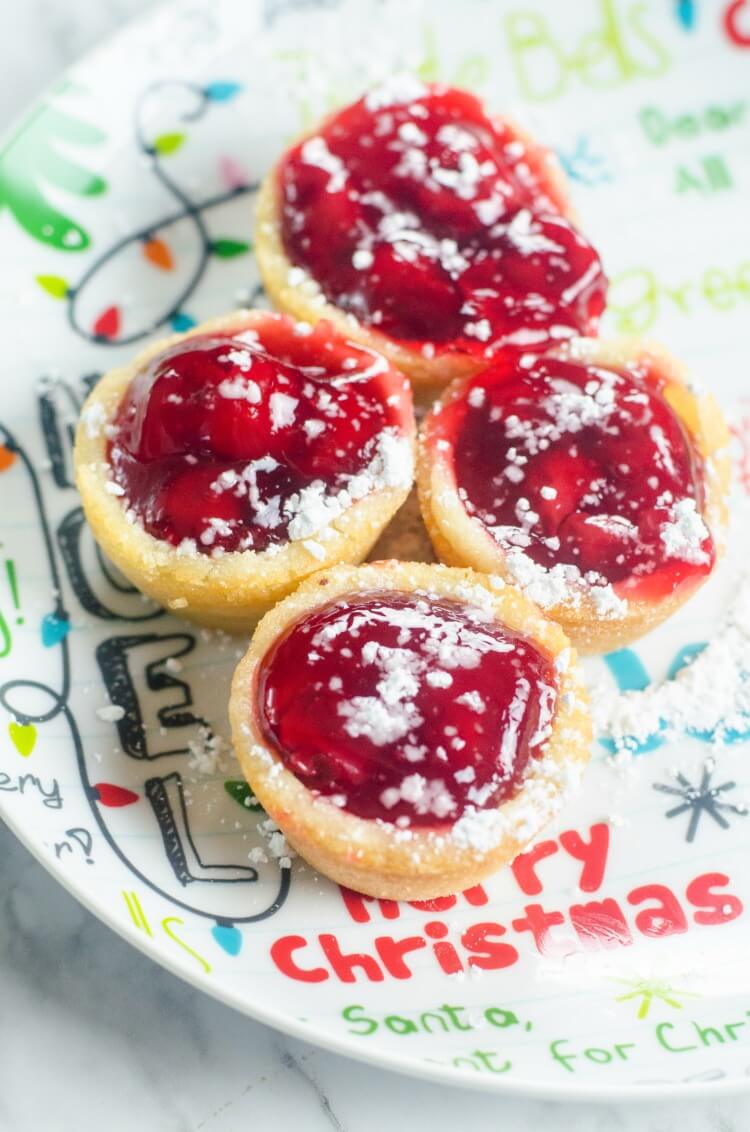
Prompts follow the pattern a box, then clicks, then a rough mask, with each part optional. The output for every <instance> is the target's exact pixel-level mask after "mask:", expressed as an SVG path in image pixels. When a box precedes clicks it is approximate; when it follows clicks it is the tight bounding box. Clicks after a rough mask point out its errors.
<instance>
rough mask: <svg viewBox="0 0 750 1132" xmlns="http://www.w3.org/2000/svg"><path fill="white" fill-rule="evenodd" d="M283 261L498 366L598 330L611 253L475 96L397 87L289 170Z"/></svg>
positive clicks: (282, 174)
mask: <svg viewBox="0 0 750 1132" xmlns="http://www.w3.org/2000/svg"><path fill="white" fill-rule="evenodd" d="M279 187H280V193H281V213H282V237H283V241H284V244H285V248H286V251H287V255H288V256H289V258H290V259H291V260H292V262H293V263H294V264H296V265H299V266H302V267H303V268H305V269H306V270H307V271H309V273H310V274H311V275H312V276H313V278H314V279H315V280H316V282H317V283H318V284H319V286H320V287H321V289H322V291H323V293H324V294H325V295H326V297H327V298H328V299H330V300H331V301H333V302H335V303H336V305H337V306H339V307H342V308H344V309H345V310H348V311H351V312H352V313H353V314H354V315H356V317H357V318H358V319H359V320H360V321H362V322H363V323H365V324H367V325H370V326H375V327H377V328H378V329H379V330H381V331H383V332H384V333H386V334H388V335H389V336H390V337H392V338H394V339H398V340H401V341H404V342H407V343H409V345H411V346H412V347H422V349H423V352H424V353H425V354H426V355H427V356H429V354H430V352H431V351H432V350H433V349H438V350H454V351H459V352H464V353H469V354H472V355H476V356H483V357H491V356H492V355H493V354H495V353H496V352H497V351H498V350H500V349H512V348H515V349H520V350H529V349H541V348H543V347H544V346H545V345H547V344H549V343H550V342H554V341H556V340H559V339H561V338H567V337H570V336H571V335H573V334H586V333H592V332H593V331H594V330H595V328H596V325H597V322H598V318H599V315H600V314H601V312H602V310H603V307H604V300H605V293H606V280H605V278H604V275H603V273H602V269H601V264H600V262H599V257H598V256H597V254H596V252H595V251H594V249H593V248H592V247H591V245H590V244H588V243H587V242H586V240H585V239H584V238H583V237H582V236H581V235H580V233H578V232H577V231H576V230H575V228H573V226H572V225H571V224H570V222H569V221H568V220H566V219H564V217H563V216H561V215H560V212H561V208H562V202H561V201H560V199H559V197H558V196H557V194H556V192H555V190H554V188H553V186H552V185H551V184H550V179H549V175H548V174H547V173H546V172H545V170H544V169H543V168H542V162H541V161H540V159H539V157H538V155H537V153H536V151H534V150H533V149H530V148H529V147H528V146H527V145H526V144H525V143H524V142H523V141H521V140H519V139H518V137H517V136H515V134H514V133H513V132H512V131H511V130H510V128H509V127H508V126H507V125H505V124H503V123H502V122H499V121H497V120H494V119H491V118H489V117H488V116H487V115H486V114H485V112H484V110H483V109H482V106H481V103H480V102H479V101H478V99H476V98H474V97H473V96H472V95H470V94H467V93H465V92H464V91H460V90H454V89H451V88H449V87H443V86H437V85H435V86H430V87H425V86H423V85H422V84H421V83H418V82H416V81H415V80H409V79H403V80H393V81H392V82H391V83H390V84H389V85H387V86H386V87H383V88H381V89H379V90H374V91H372V92H371V93H370V94H369V95H367V96H366V97H365V98H363V99H360V100H359V101H358V102H356V103H354V104H353V105H352V106H349V107H347V108H346V109H345V110H342V111H341V112H340V113H338V114H337V115H335V117H333V118H331V119H329V120H328V122H327V123H326V124H325V125H324V126H323V128H322V129H321V130H320V132H319V133H318V134H316V135H315V136H314V137H312V138H308V139H307V140H305V141H303V142H301V143H300V144H299V145H297V146H295V147H294V148H293V149H292V150H290V151H289V153H288V154H287V155H286V156H285V158H284V159H283V161H282V163H281V165H280V168H279Z"/></svg>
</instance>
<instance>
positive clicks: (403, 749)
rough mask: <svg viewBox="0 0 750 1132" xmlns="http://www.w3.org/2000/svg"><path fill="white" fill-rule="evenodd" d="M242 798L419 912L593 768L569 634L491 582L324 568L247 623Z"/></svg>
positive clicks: (327, 858)
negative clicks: (249, 792) (247, 792)
mask: <svg viewBox="0 0 750 1132" xmlns="http://www.w3.org/2000/svg"><path fill="white" fill-rule="evenodd" d="M230 718H231V722H232V733H233V739H234V746H235V750H236V752H237V756H238V758H239V760H240V765H241V767H242V770H243V772H244V774H245V776H246V777H247V780H248V782H249V783H250V786H251V787H252V789H253V791H254V793H255V794H256V796H257V797H258V799H259V800H260V802H261V803H262V805H263V806H264V807H265V809H266V810H267V812H268V813H269V815H270V816H271V817H272V818H273V820H274V821H275V822H276V823H277V824H278V825H279V827H280V828H281V830H282V831H283V832H284V834H285V836H286V838H287V839H288V841H289V842H290V843H291V844H292V845H293V846H294V848H295V849H296V850H297V851H298V852H299V853H300V854H301V855H302V856H303V857H305V858H306V859H307V860H308V861H309V862H310V864H312V865H313V866H314V867H315V868H316V869H318V870H319V871H320V872H322V873H324V874H325V875H326V876H328V877H330V878H331V879H333V880H335V881H337V882H338V883H339V884H343V885H346V886H348V887H350V888H353V889H355V890H357V891H360V892H364V893H367V894H369V895H371V896H377V897H381V898H388V899H394V900H399V899H404V900H417V899H419V900H426V899H430V898H433V897H437V896H445V895H447V894H449V893H454V892H458V891H460V890H462V889H465V888H467V887H470V886H471V885H473V884H476V883H477V882H478V881H480V880H482V879H483V878H484V877H486V876H487V875H488V874H490V873H492V872H494V871H495V870H497V869H499V868H500V867H501V866H502V865H504V864H506V863H507V862H509V861H511V860H512V859H513V858H514V857H515V856H516V855H517V854H518V853H519V852H520V851H521V850H522V849H523V848H524V846H525V845H527V844H528V842H529V841H530V840H531V839H532V838H533V837H535V836H536V835H537V834H538V832H539V831H540V829H541V828H542V827H543V826H544V825H545V823H546V822H547V821H548V820H549V819H550V817H551V816H552V815H553V814H554V813H555V812H556V811H557V810H558V809H559V807H560V806H561V804H562V802H563V800H564V796H565V792H566V789H567V787H568V786H569V785H572V784H573V783H575V782H577V780H578V778H579V776H580V772H581V771H582V768H583V766H584V764H585V763H586V761H587V760H588V757H589V744H590V735H591V730H590V721H589V715H588V710H587V704H586V697H585V693H584V690H583V684H582V680H581V676H580V674H579V670H578V666H577V664H576V660H575V654H574V652H573V650H572V649H571V648H570V646H569V644H568V641H567V639H566V638H565V635H564V634H563V632H562V630H561V629H560V628H559V626H557V625H554V624H553V623H552V622H550V621H546V620H545V619H544V618H543V617H542V615H541V614H540V612H539V610H538V609H536V607H535V606H533V605H532V604H531V603H530V602H529V601H527V600H526V599H525V598H524V597H523V595H522V594H521V593H519V591H518V590H516V589H514V588H512V587H510V586H507V585H506V584H505V583H504V582H503V581H502V579H500V578H491V577H488V576H482V575H476V574H474V572H473V571H471V570H457V569H450V568H448V567H445V566H440V565H425V564H422V563H419V564H417V563H402V562H395V561H388V562H378V563H374V564H370V565H366V566H361V567H348V566H339V567H336V568H334V569H333V570H330V571H323V572H321V573H319V574H317V575H316V576H315V577H313V578H310V579H308V580H307V581H306V582H304V583H303V585H302V586H301V587H300V588H299V589H298V590H297V591H296V593H294V594H292V595H291V597H288V598H286V600H285V601H283V602H281V603H280V604H279V605H278V606H276V608H275V609H273V610H272V611H271V612H270V613H268V614H267V615H266V616H265V617H264V618H263V620H262V621H261V622H260V624H259V625H258V627H257V629H256V631H255V635H254V637H253V639H252V642H251V644H250V648H249V649H248V651H247V653H246V655H245V657H244V659H243V660H242V661H241V662H240V664H239V666H238V668H237V671H236V673H235V676H234V680H233V683H232V694H231V700H230Z"/></svg>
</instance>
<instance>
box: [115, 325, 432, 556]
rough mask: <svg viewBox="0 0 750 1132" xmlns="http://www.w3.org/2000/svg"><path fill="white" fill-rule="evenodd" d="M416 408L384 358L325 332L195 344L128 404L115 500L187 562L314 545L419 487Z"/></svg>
mask: <svg viewBox="0 0 750 1132" xmlns="http://www.w3.org/2000/svg"><path fill="white" fill-rule="evenodd" d="M410 404H411V402H410V396H409V392H408V389H407V387H406V383H405V381H404V379H403V378H402V377H401V376H400V375H398V374H396V373H395V371H394V370H393V369H392V368H391V367H389V366H388V365H387V363H386V362H385V360H384V359H383V358H381V357H380V356H379V355H376V354H374V353H373V352H372V351H370V350H366V349H362V348H359V347H355V346H352V345H351V344H349V343H348V342H345V341H344V340H343V339H342V338H340V337H339V336H337V335H335V334H333V333H332V332H331V329H330V327H328V326H326V325H325V324H322V323H321V324H319V325H318V326H317V327H316V328H315V330H311V328H310V327H309V326H307V324H303V323H299V324H295V323H293V322H291V320H289V319H286V318H282V317H279V316H275V315H268V316H267V318H266V319H265V320H264V321H263V322H262V323H261V324H259V325H256V326H255V328H253V329H245V330H242V329H238V331H237V332H236V333H235V334H232V333H229V332H226V333H222V334H214V335H197V336H194V337H189V338H185V339H183V340H182V341H181V342H179V343H178V344H177V345H176V346H173V347H172V348H171V349H169V350H167V351H166V352H165V353H164V354H161V355H159V356H158V357H157V358H155V359H154V360H153V361H152V362H151V363H150V364H149V365H148V367H147V368H145V369H144V370H142V371H141V372H140V373H139V374H138V375H137V376H136V377H135V378H134V380H133V381H132V383H131V385H130V387H129V388H128V391H127V393H126V394H125V397H124V398H123V401H122V403H121V405H120V409H119V412H118V414H117V417H116V420H115V422H114V427H113V428H112V429H111V430H110V443H109V460H110V464H111V467H112V488H111V489H112V490H113V491H114V492H115V493H116V494H119V495H121V496H122V497H123V503H124V505H125V506H126V508H127V509H128V514H129V515H131V517H133V518H137V519H138V521H139V522H141V523H142V524H143V526H144V527H145V529H146V530H147V531H148V532H149V533H150V534H152V535H154V537H155V538H158V539H164V540H166V541H167V542H170V543H172V544H173V545H174V546H177V547H178V548H179V550H180V553H183V554H194V553H202V554H213V555H214V556H216V555H218V554H222V553H224V552H226V551H235V550H258V551H263V550H266V549H267V548H269V547H272V546H274V545H278V544H280V543H283V542H286V541H288V540H295V539H303V540H314V539H315V537H316V536H317V535H320V534H321V532H322V534H323V537H324V536H325V528H326V526H327V525H328V524H329V523H330V522H332V521H334V520H335V519H336V518H337V517H338V515H340V514H341V513H342V511H344V510H345V509H346V507H347V506H349V504H351V502H352V500H354V499H359V498H361V497H362V496H364V495H367V494H368V493H369V492H371V491H373V490H376V489H377V488H379V487H383V486H386V485H388V486H395V485H397V484H399V485H400V484H403V483H406V484H408V483H409V482H410V477H411V452H410V445H409V441H408V440H407V439H406V437H405V436H404V430H405V429H407V428H408V425H409V420H410V413H411V409H410ZM308 545H309V546H310V547H311V548H312V549H313V550H314V549H315V547H316V546H318V545H319V544H316V543H315V542H314V541H313V542H310V543H309V544H308ZM319 556H320V555H319Z"/></svg>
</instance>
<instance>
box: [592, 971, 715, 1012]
mask: <svg viewBox="0 0 750 1132" xmlns="http://www.w3.org/2000/svg"><path fill="white" fill-rule="evenodd" d="M612 981H613V982H615V983H620V984H622V985H623V986H625V987H630V988H631V989H630V990H629V991H626V993H625V994H618V995H617V996H616V998H615V1002H632V1001H633V1000H634V999H640V1002H639V1006H638V1014H637V1015H636V1017H637V1018H639V1019H643V1018H646V1017H647V1016H648V1012H649V1010H650V1009H651V1006H652V1005H653V1003H654V1002H655V1001H656V1002H662V1003H664V1004H665V1005H666V1006H671V1007H672V1008H673V1009H674V1010H682V1008H683V1006H684V1003H682V1002H680V1001H679V999H681V998H698V995H697V994H694V993H693V992H692V991H684V990H678V989H677V988H676V987H672V986H670V985H669V984H668V983H665V982H661V981H660V980H658V979H613V980H612Z"/></svg>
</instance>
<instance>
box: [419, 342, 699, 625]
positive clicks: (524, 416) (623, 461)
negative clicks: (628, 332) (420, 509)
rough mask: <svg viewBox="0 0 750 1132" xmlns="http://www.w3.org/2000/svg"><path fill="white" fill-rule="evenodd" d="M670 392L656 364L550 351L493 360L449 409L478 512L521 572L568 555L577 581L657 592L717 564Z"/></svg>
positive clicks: (465, 491) (472, 509) (444, 427)
mask: <svg viewBox="0 0 750 1132" xmlns="http://www.w3.org/2000/svg"><path fill="white" fill-rule="evenodd" d="M665 389H666V382H665V380H664V379H662V378H660V376H659V374H658V373H657V372H653V371H652V370H649V369H648V368H647V366H646V365H645V363H644V364H638V365H633V366H630V367H628V368H623V369H609V368H603V367H602V366H597V365H588V364H584V363H582V362H580V361H567V360H566V361H560V360H557V359H553V358H539V359H537V360H536V361H533V362H531V363H530V364H528V365H526V366H525V367H524V366H520V365H513V364H511V363H508V364H504V365H494V366H491V367H489V368H488V369H487V370H485V371H484V372H483V373H482V374H480V375H479V376H478V377H476V378H474V379H472V380H471V382H469V383H468V385H467V387H466V388H465V390H464V394H463V396H462V397H461V398H460V399H459V400H458V401H456V402H454V403H453V404H452V405H449V406H447V407H446V408H445V409H444V410H443V413H441V414H440V418H439V422H440V423H439V426H438V434H439V435H440V436H442V437H443V438H449V437H452V438H453V439H452V442H451V443H452V444H453V453H454V454H453V467H454V469H455V477H456V484H457V486H458V490H459V494H460V496H461V498H462V500H463V502H464V505H465V507H466V510H467V512H468V513H469V514H470V515H472V516H475V517H477V518H478V519H480V520H481V522H482V523H483V524H484V525H485V527H487V529H488V530H489V531H490V532H491V533H492V535H493V536H494V537H495V538H496V540H497V541H498V543H499V544H500V546H501V547H502V548H503V549H504V551H505V552H506V555H508V556H509V557H510V561H511V565H514V566H515V569H516V573H517V575H518V576H519V580H523V578H524V577H531V576H533V568H532V573H531V574H530V573H529V569H528V567H529V560H530V561H531V563H536V564H537V565H538V566H541V567H544V568H546V570H548V571H549V570H551V569H553V568H555V567H558V568H559V566H560V564H565V565H567V566H569V567H570V568H571V571H572V573H571V571H568V578H569V579H570V578H571V577H575V575H576V573H577V572H578V573H579V574H580V576H582V577H583V579H584V580H588V581H590V582H591V583H593V584H594V585H595V586H596V585H601V584H602V583H605V584H607V583H609V584H613V585H614V586H615V591H616V593H617V594H618V595H620V597H624V596H651V597H654V598H655V597H658V596H660V595H663V594H666V593H669V592H672V591H673V590H674V589H676V588H677V587H678V586H679V585H680V584H681V583H682V582H684V581H685V580H687V579H689V578H693V579H695V577H696V576H702V575H704V574H706V573H708V572H709V571H710V570H711V568H712V566H713V563H714V559H715V547H714V543H713V540H712V537H711V534H710V532H709V530H708V528H707V527H706V525H705V523H704V522H703V519H702V517H701V509H702V505H703V497H704V484H703V466H702V463H701V461H700V459H699V457H698V455H697V453H696V451H695V448H694V446H693V444H692V442H691V439H690V437H689V435H688V434H687V433H686V431H685V429H684V428H683V426H682V424H681V422H680V420H679V419H678V417H677V416H676V414H675V412H674V411H673V410H672V408H671V407H670V405H669V404H668V402H667V400H666V399H665V396H664V393H665ZM559 573H560V571H559V569H558V576H559ZM537 600H539V597H538V595H537ZM542 604H551V603H550V602H545V601H542Z"/></svg>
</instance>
